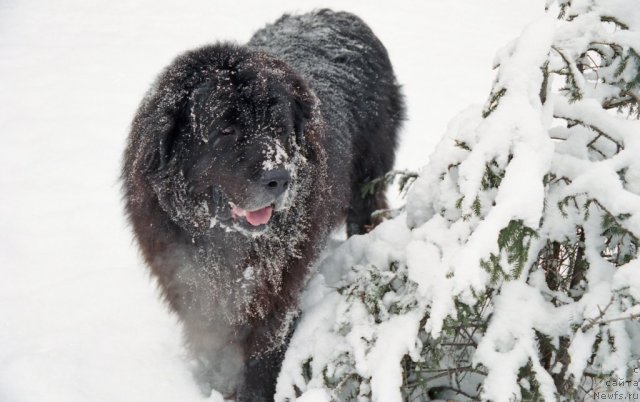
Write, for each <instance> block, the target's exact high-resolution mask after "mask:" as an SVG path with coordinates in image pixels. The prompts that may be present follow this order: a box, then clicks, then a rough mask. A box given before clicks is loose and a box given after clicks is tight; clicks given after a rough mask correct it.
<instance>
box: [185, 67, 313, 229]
mask: <svg viewBox="0 0 640 402" xmlns="http://www.w3.org/2000/svg"><path fill="white" fill-rule="evenodd" d="M278 78H279V77H277V74H274V73H273V71H272V70H266V71H263V70H260V69H255V68H254V67H253V65H248V66H247V67H246V68H242V67H236V68H234V69H229V70H218V71H216V74H215V75H214V76H213V77H211V79H209V80H207V81H205V82H203V83H202V84H200V85H199V86H197V87H196V88H195V89H194V90H193V91H192V93H191V94H190V97H189V101H188V104H187V107H186V110H185V111H186V114H187V115H186V117H185V125H184V127H183V128H182V130H181V133H180V134H179V136H178V138H176V139H175V144H173V154H174V157H178V158H180V160H181V163H180V165H181V167H180V168H181V170H182V173H183V174H184V177H185V179H186V181H187V183H188V192H189V194H190V195H189V196H190V197H193V198H194V199H196V200H204V201H205V202H206V204H207V209H208V212H209V213H210V214H211V215H212V222H213V224H219V225H221V226H223V227H225V228H226V229H232V230H240V231H243V232H248V233H262V232H264V231H265V230H266V229H267V228H268V227H269V224H270V222H271V221H272V220H274V219H275V217H276V216H277V214H279V213H280V211H282V210H284V209H286V208H287V207H288V205H289V203H290V201H291V197H292V196H293V195H294V193H295V187H296V184H297V183H296V177H297V169H296V168H297V166H298V164H299V162H300V160H299V159H300V157H301V146H303V143H304V138H303V137H304V133H303V131H304V126H305V122H306V120H307V119H308V118H309V114H310V110H311V105H310V104H309V102H310V99H306V98H305V97H301V96H300V94H299V93H295V92H296V91H300V90H301V85H298V86H297V87H296V83H294V84H293V85H292V83H291V82H289V81H287V80H286V79H282V78H284V77H280V78H281V79H278Z"/></svg>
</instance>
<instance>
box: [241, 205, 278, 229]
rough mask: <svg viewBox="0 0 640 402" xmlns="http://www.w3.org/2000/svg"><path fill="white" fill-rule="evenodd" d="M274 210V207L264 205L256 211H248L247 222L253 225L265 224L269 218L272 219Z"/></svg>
mask: <svg viewBox="0 0 640 402" xmlns="http://www.w3.org/2000/svg"><path fill="white" fill-rule="evenodd" d="M272 212H273V208H272V207H264V208H262V209H258V210H255V211H247V214H246V215H245V218H246V219H247V222H249V223H250V224H251V226H259V225H264V224H265V223H267V222H269V219H271V213H272Z"/></svg>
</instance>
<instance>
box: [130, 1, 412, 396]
mask: <svg viewBox="0 0 640 402" xmlns="http://www.w3.org/2000/svg"><path fill="white" fill-rule="evenodd" d="M402 117H403V105H402V98H401V95H400V92H399V88H398V85H397V84H396V81H395V78H394V75H393V71H392V68H391V64H390V62H389V59H388V56H387V52H386V50H385V48H384V47H383V46H382V44H381V43H380V41H379V40H378V39H377V38H376V37H375V35H374V34H373V33H372V32H371V30H370V29H369V28H368V27H367V26H366V25H365V24H364V23H363V22H362V21H361V20H360V19H359V18H357V17H356V16H354V15H351V14H348V13H343V12H332V11H329V10H321V11H317V12H313V13H309V14H304V15H298V16H289V15H285V16H283V17H282V18H281V19H279V20H278V21H277V22H275V23H274V24H272V25H268V26H267V27H265V28H263V29H262V30H260V31H258V32H257V33H256V34H255V35H254V37H253V38H252V39H251V40H250V41H249V43H248V44H247V45H245V46H237V45H233V44H216V45H212V46H206V47H203V48H200V49H196V50H194V51H190V52H188V53H186V54H184V55H182V56H180V57H178V58H177V59H176V60H175V61H173V62H172V63H171V64H170V65H169V67H168V68H167V69H166V70H165V71H164V72H163V73H162V74H161V76H160V77H159V78H158V80H157V82H156V83H155V84H154V86H153V87H152V88H151V90H150V91H149V93H148V94H147V96H146V97H145V99H144V100H143V101H142V104H141V105H140V108H139V110H138V112H137V115H136V117H135V118H134V120H133V124H132V129H131V133H130V137H129V143H128V147H127V149H126V152H125V158H124V167H123V180H124V192H125V199H126V210H127V214H128V216H129V219H130V221H131V223H132V226H133V229H134V233H135V237H136V239H137V241H138V243H139V245H140V248H141V249H142V252H143V255H144V258H145V260H146V262H147V264H148V265H149V266H150V267H151V271H152V273H153V274H154V275H155V277H156V278H157V280H158V282H159V284H160V287H161V289H162V292H163V295H164V297H165V299H166V301H167V303H168V304H169V306H170V307H171V308H172V310H173V311H175V312H176V313H177V314H178V316H179V317H180V319H181V321H182V322H183V324H184V334H185V340H186V343H187V345H188V346H189V348H190V350H191V352H192V353H193V356H194V357H195V360H196V362H197V367H196V369H195V373H196V377H197V379H198V382H199V384H200V385H201V387H202V389H203V391H204V392H205V393H208V392H210V390H211V388H215V389H216V390H218V391H220V392H222V393H223V394H224V395H225V396H226V397H228V398H236V399H237V400H239V401H252V402H256V401H267V400H272V398H273V394H274V392H275V379H276V376H277V373H278V371H279V368H280V364H281V361H282V357H283V353H284V344H285V343H286V339H287V336H288V334H289V333H290V326H291V322H292V319H293V317H295V314H296V309H297V298H298V295H299V293H300V291H301V288H302V286H303V285H304V281H305V279H306V278H307V276H308V273H309V268H310V266H311V265H312V264H313V263H314V261H315V259H316V258H317V256H318V253H319V252H320V250H321V249H322V248H323V246H324V245H325V242H326V239H327V236H328V234H329V232H330V231H331V230H332V229H334V228H335V227H336V226H337V225H339V224H340V223H341V222H344V221H345V219H346V222H347V231H348V233H349V234H350V235H351V234H356V233H363V232H365V231H366V228H367V227H368V226H369V225H370V224H371V218H370V216H371V213H372V212H373V211H374V210H376V209H379V208H384V207H385V201H384V195H383V193H382V190H379V191H378V192H377V193H376V194H375V195H374V196H370V197H366V198H363V197H362V195H361V188H362V184H363V183H365V182H367V181H369V180H371V179H372V178H375V177H378V176H381V175H383V174H385V173H386V172H388V171H389V170H390V169H391V167H392V165H393V161H394V149H395V147H396V137H397V131H398V127H399V125H400V122H401V120H402ZM251 211H254V212H251ZM245 214H246V215H245ZM258 215H260V216H261V217H260V218H259V219H258V218H256V216H258ZM265 220H266V222H265Z"/></svg>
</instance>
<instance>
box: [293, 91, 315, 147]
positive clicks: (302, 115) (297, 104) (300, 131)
mask: <svg viewBox="0 0 640 402" xmlns="http://www.w3.org/2000/svg"><path fill="white" fill-rule="evenodd" d="M291 108H292V115H293V129H294V132H295V139H296V143H297V144H298V145H300V146H301V147H304V146H305V141H306V138H305V135H304V130H305V128H306V125H307V122H308V121H309V120H310V119H311V116H312V114H313V97H312V96H311V94H310V93H309V91H308V90H307V89H306V88H304V87H303V86H300V87H298V88H296V90H295V91H294V96H293V102H292V104H291Z"/></svg>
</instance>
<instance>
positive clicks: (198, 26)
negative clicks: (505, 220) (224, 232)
mask: <svg viewBox="0 0 640 402" xmlns="http://www.w3.org/2000/svg"><path fill="white" fill-rule="evenodd" d="M317 7H332V8H335V9H343V10H347V11H353V12H356V13H357V14H358V15H360V16H361V17H362V18H363V19H364V20H365V21H366V22H367V23H369V24H370V26H371V27H372V28H373V30H374V32H376V34H377V35H378V36H379V37H380V38H381V39H382V41H383V43H384V44H385V45H386V46H387V49H388V50H389V53H390V56H391V59H392V61H393V63H394V67H395V69H396V72H397V75H398V77H399V80H400V81H401V83H402V84H403V85H404V88H405V94H406V97H407V103H408V107H409V121H408V122H407V124H406V125H405V130H404V140H403V143H402V147H401V150H400V152H399V155H398V163H397V166H398V167H399V168H414V169H415V168H418V167H420V166H422V165H423V164H424V163H425V162H426V160H427V158H428V155H429V152H430V150H431V149H432V148H433V146H434V144H435V143H436V142H437V141H438V140H439V139H440V136H441V135H442V133H444V132H445V128H446V124H447V122H448V121H449V120H450V119H451V118H452V117H453V116H454V115H455V114H457V112H458V111H459V110H461V109H463V108H465V107H466V106H468V105H469V104H472V103H482V102H484V100H485V98H486V97H487V95H488V93H489V89H490V86H491V82H492V79H493V72H492V71H491V65H492V60H493V56H494V54H495V52H496V51H497V50H498V48H500V47H501V46H502V45H504V44H505V43H506V42H507V41H509V40H511V39H512V38H514V37H516V36H517V34H518V33H519V32H520V30H521V29H522V27H524V25H525V24H526V23H527V22H529V21H531V20H532V19H534V18H535V17H537V16H538V15H542V13H543V2H542V1H541V0H539V1H538V0H536V1H532V0H517V1H516V0H487V1H483V2H479V1H476V0H463V1H462V0H461V1H456V2H443V1H435V0H429V1H425V0H413V1H397V2H382V1H364V0H361V1H357V0H348V1H344V0H343V1H338V0H335V1H319V0H312V1H304V2H301V1H299V0H298V1H296V0H278V1H269V2H268V3H267V2H264V1H260V0H252V1H236V2H232V1H225V2H223V1H204V0H197V1H196V0H192V1H189V2H177V1H174V2H169V1H166V0H162V1H158V0H156V1H151V0H144V1H137V2H124V1H123V2H113V1H106V0H99V1H91V2H87V1H81V0H56V1H49V2H45V1H40V2H38V1H35V0H20V1H18V0H4V1H3V2H1V3H0V138H1V141H0V401H3V402H4V401H6V402H14V401H15V402H19V401H83V402H84V401H191V400H193V401H197V400H202V397H201V396H200V395H199V393H198V390H197V388H196V386H195V385H194V384H193V382H192V380H191V377H190V374H189V372H188V367H187V362H186V360H185V358H184V352H183V350H182V347H181V343H180V331H179V328H178V326H177V325H176V322H175V320H174V318H173V317H172V316H170V315H169V314H168V313H167V312H166V310H165V308H164V307H163V306H162V304H161V303H160V302H159V300H158V298H157V292H156V290H155V289H154V287H153V285H152V284H151V282H150V281H149V278H148V275H147V272H146V269H145V267H144V266H143V265H142V263H141V262H140V260H139V258H138V256H137V251H136V248H135V246H134V244H133V243H132V241H131V234H130V232H129V230H128V228H127V225H126V223H125V222H124V219H123V217H122V207H121V200H120V198H121V196H120V186H119V182H118V174H119V169H120V157H121V153H122V150H123V146H124V143H125V138H126V135H127V130H128V124H129V122H130V120H131V118H132V115H133V113H134V111H135V108H136V106H137V104H138V102H139V101H140V99H141V97H142V95H143V94H144V92H145V91H146V89H147V87H148V86H149V84H150V83H151V81H152V80H153V78H154V77H155V75H156V74H157V72H158V71H159V70H160V69H161V68H162V67H163V66H164V65H166V64H167V63H168V62H169V61H170V60H171V59H172V58H173V57H174V56H175V55H177V54H178V53H180V52H181V51H183V50H186V49H189V48H192V47H195V46H198V45H202V44H205V43H209V42H212V41H216V40H236V41H238V42H241V43H242V42H244V41H246V40H247V39H248V38H249V37H250V35H251V33H252V32H253V31H255V30H256V29H258V28H260V27H261V26H263V25H264V24H265V23H267V22H269V21H272V20H274V19H275V18H277V17H278V16H279V15H281V14H282V13H284V12H291V11H306V10H309V9H312V8H317Z"/></svg>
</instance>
